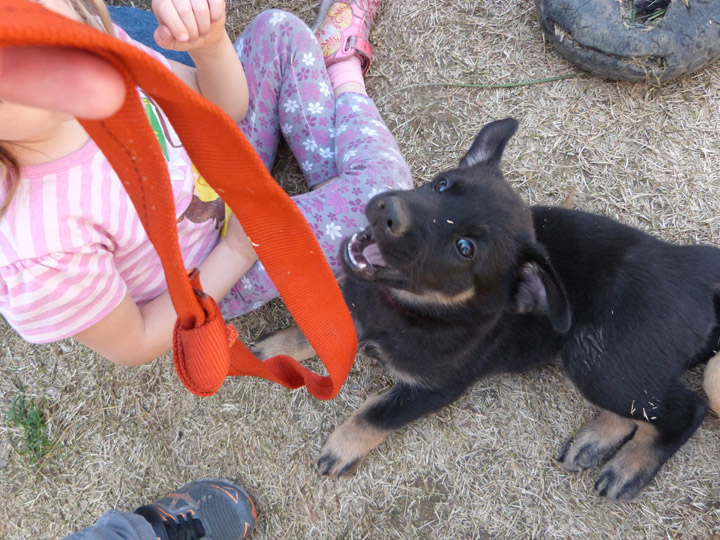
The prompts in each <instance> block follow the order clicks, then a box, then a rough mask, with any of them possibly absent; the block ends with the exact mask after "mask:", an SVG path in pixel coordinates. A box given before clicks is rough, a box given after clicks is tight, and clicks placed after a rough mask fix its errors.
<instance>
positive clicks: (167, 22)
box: [152, 0, 225, 52]
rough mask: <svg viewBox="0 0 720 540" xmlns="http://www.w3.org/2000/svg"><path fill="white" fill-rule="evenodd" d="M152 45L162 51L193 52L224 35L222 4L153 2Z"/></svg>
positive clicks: (194, 0) (179, 0) (198, 0)
mask: <svg viewBox="0 0 720 540" xmlns="http://www.w3.org/2000/svg"><path fill="white" fill-rule="evenodd" d="M152 8H153V12H154V13H155V17H157V20H158V27H157V30H155V42H156V43H157V44H158V45H160V46H161V47H162V48H164V49H172V50H174V51H188V52H189V51H197V50H200V49H204V48H206V47H210V46H212V45H214V44H216V43H217V42H219V41H220V40H221V39H222V38H223V36H224V35H225V0H153V2H152Z"/></svg>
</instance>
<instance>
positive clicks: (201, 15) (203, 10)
mask: <svg viewBox="0 0 720 540" xmlns="http://www.w3.org/2000/svg"><path fill="white" fill-rule="evenodd" d="M190 3H191V5H192V9H193V13H194V15H195V24H197V29H198V35H199V37H205V36H206V35H207V34H208V32H210V25H211V21H210V8H209V6H208V2H207V0H190Z"/></svg>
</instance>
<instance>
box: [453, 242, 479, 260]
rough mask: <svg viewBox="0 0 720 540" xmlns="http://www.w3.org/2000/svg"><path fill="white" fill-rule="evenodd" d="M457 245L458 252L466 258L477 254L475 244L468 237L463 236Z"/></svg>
mask: <svg viewBox="0 0 720 540" xmlns="http://www.w3.org/2000/svg"><path fill="white" fill-rule="evenodd" d="M455 246H456V247H457V250H458V253H460V255H462V256H463V257H465V258H466V259H472V258H473V255H475V245H474V244H473V243H472V242H471V241H470V240H468V239H467V238H461V239H460V240H458V241H457V242H455Z"/></svg>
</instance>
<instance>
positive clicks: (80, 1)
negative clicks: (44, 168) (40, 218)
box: [0, 0, 115, 218]
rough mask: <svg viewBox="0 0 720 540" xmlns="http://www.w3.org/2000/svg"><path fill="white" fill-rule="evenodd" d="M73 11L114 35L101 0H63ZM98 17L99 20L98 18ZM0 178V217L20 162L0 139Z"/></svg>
mask: <svg viewBox="0 0 720 540" xmlns="http://www.w3.org/2000/svg"><path fill="white" fill-rule="evenodd" d="M65 1H66V2H67V3H68V4H69V5H70V7H71V8H72V9H73V11H75V13H76V14H77V16H78V18H79V19H80V22H83V23H85V24H87V25H88V26H92V27H93V28H96V29H97V30H101V31H104V32H105V33H107V34H110V35H111V36H113V37H114V36H115V29H114V28H113V25H112V20H111V19H110V13H108V9H107V6H106V5H105V3H104V2H103V0H65ZM98 19H99V20H98ZM0 179H2V181H3V182H4V183H6V184H7V190H6V193H5V197H4V198H3V200H2V201H0V218H2V216H3V215H4V214H5V212H6V211H7V209H8V207H9V206H10V203H11V202H12V200H13V198H14V197H15V194H16V193H17V189H18V182H19V180H20V164H19V163H18V161H17V159H16V158H15V156H13V155H12V153H11V152H10V151H9V150H8V149H7V148H6V147H5V146H3V144H2V141H0Z"/></svg>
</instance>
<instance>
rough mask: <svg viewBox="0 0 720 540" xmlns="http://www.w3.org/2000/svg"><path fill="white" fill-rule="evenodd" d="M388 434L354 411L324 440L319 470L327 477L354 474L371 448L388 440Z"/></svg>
mask: <svg viewBox="0 0 720 540" xmlns="http://www.w3.org/2000/svg"><path fill="white" fill-rule="evenodd" d="M387 433H388V432H387V431H384V430H381V429H378V428H376V427H374V426H372V425H370V424H369V423H368V422H367V421H365V420H364V419H363V418H362V416H360V415H358V414H357V413H356V414H354V415H353V416H351V417H350V419H349V420H348V421H347V422H345V423H344V424H343V425H341V426H340V427H339V428H337V429H336V430H335V431H333V433H332V434H331V435H330V437H328V440H327V441H325V444H324V445H323V447H322V450H321V451H320V458H319V459H318V468H319V469H320V472H321V473H322V474H324V475H328V476H345V475H349V474H351V473H353V472H354V471H355V469H357V467H358V465H360V463H362V461H363V460H364V459H365V457H366V456H367V455H368V453H369V452H370V450H372V449H373V448H375V447H376V446H377V445H378V444H380V443H381V442H382V441H383V439H385V437H386V436H387Z"/></svg>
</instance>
